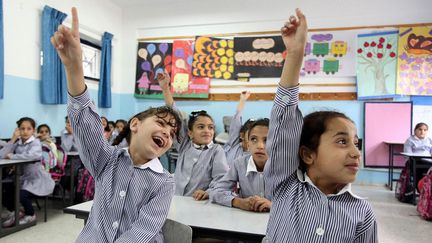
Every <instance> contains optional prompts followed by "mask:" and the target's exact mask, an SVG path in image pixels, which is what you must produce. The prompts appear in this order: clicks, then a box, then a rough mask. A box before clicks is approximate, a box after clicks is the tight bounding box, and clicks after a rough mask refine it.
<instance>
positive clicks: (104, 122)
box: [101, 117, 108, 127]
mask: <svg viewBox="0 0 432 243" xmlns="http://www.w3.org/2000/svg"><path fill="white" fill-rule="evenodd" d="M101 121H102V126H103V127H106V126H107V125H108V120H107V119H106V118H105V117H102V118H101Z"/></svg>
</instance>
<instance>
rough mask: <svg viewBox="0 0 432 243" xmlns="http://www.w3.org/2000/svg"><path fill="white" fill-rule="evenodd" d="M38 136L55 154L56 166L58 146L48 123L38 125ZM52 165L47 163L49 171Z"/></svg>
mask: <svg viewBox="0 0 432 243" xmlns="http://www.w3.org/2000/svg"><path fill="white" fill-rule="evenodd" d="M37 138H38V139H39V141H40V142H41V143H42V146H44V145H45V146H47V147H48V148H49V149H50V150H51V152H52V154H53V155H54V156H55V157H54V159H55V160H54V161H53V162H54V164H53V165H54V166H55V165H56V164H57V156H58V154H57V146H56V144H55V142H53V138H52V137H51V129H50V127H49V126H48V125H47V124H41V125H39V126H38V127H37ZM49 166H50V165H48V164H46V165H45V170H47V171H49V169H50V167H49Z"/></svg>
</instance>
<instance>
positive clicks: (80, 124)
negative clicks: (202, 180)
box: [68, 90, 174, 243]
mask: <svg viewBox="0 0 432 243" xmlns="http://www.w3.org/2000/svg"><path fill="white" fill-rule="evenodd" d="M68 115H69V118H70V121H71V125H72V128H73V130H74V135H75V140H76V142H77V146H78V151H79V154H80V157H81V158H82V161H83V163H84V165H85V167H86V168H87V169H88V170H89V172H90V174H91V175H92V176H93V178H94V179H95V196H94V200H93V207H92V210H91V212H90V215H89V219H88V222H87V224H86V225H85V226H84V229H83V230H82V232H81V233H80V235H79V236H78V239H77V241H76V242H85V243H88V242H163V236H162V234H161V229H162V225H163V224H164V222H165V219H166V217H167V214H168V210H169V207H170V204H171V199H172V197H173V193H174V178H173V177H172V175H171V174H169V173H168V172H167V171H166V170H164V169H163V167H162V165H161V163H160V161H159V160H158V159H157V158H155V159H153V160H151V161H149V162H147V163H145V164H144V165H141V166H134V165H133V162H132V160H131V157H130V155H129V153H128V150H127V148H126V149H121V148H118V147H117V146H110V144H109V143H108V141H107V140H106V139H105V138H104V136H103V129H102V124H101V122H100V119H101V118H100V117H99V115H98V114H97V113H96V108H95V106H94V104H92V102H91V100H90V96H89V93H88V91H87V90H86V91H85V92H84V93H83V94H81V95H79V96H76V97H71V96H69V102H68Z"/></svg>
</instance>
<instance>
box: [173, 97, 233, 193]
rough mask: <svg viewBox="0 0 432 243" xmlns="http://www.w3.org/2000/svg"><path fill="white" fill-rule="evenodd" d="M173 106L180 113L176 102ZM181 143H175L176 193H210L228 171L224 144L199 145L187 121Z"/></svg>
mask: <svg viewBox="0 0 432 243" xmlns="http://www.w3.org/2000/svg"><path fill="white" fill-rule="evenodd" d="M173 108H174V109H175V110H176V111H177V112H179V113H180V111H179V110H178V109H177V108H176V106H175V104H174V105H173ZM179 137H180V140H181V141H180V143H174V146H175V148H176V149H177V151H178V152H179V156H178V159H177V164H176V169H175V172H174V176H175V184H176V186H175V195H179V196H192V194H193V193H194V192H195V191H196V190H203V191H206V192H207V193H209V192H210V191H209V188H212V187H214V186H215V185H216V183H217V182H218V180H220V179H221V178H222V177H223V176H224V175H225V173H226V172H227V171H228V165H227V161H226V157H225V153H224V151H223V149H222V146H220V145H219V144H214V143H212V142H211V143H210V144H207V145H197V144H194V143H193V142H192V140H191V139H190V138H189V136H188V126H187V122H186V121H185V122H183V124H182V128H181V129H180V134H179Z"/></svg>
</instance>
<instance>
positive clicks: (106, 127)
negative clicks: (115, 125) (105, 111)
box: [101, 116, 111, 141]
mask: <svg viewBox="0 0 432 243" xmlns="http://www.w3.org/2000/svg"><path fill="white" fill-rule="evenodd" d="M101 122H102V127H103V131H104V137H105V139H106V140H108V141H109V137H110V136H111V130H110V127H109V125H108V124H109V121H108V118H106V117H104V116H101Z"/></svg>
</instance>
